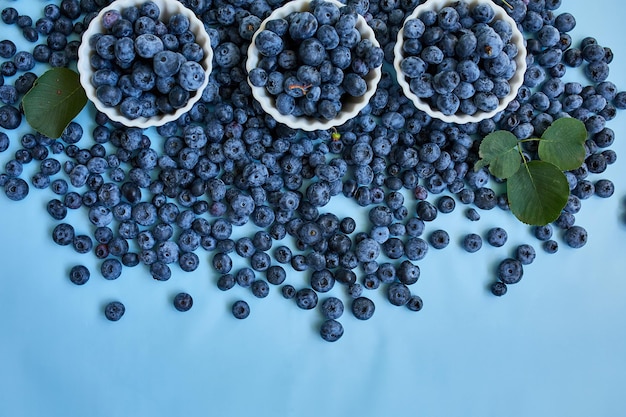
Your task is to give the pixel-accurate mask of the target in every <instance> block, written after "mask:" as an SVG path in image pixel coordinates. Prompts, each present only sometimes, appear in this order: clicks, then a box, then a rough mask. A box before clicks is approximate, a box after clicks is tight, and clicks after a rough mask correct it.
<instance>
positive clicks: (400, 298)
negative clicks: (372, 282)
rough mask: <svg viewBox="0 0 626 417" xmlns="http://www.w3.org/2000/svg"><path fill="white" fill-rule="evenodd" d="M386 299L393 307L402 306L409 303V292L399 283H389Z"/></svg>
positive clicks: (407, 288)
mask: <svg viewBox="0 0 626 417" xmlns="http://www.w3.org/2000/svg"><path fill="white" fill-rule="evenodd" d="M387 298H388V300H389V302H390V303H391V304H393V305H395V306H403V305H406V303H408V302H409V299H410V298H411V291H410V290H409V287H407V286H406V285H404V284H402V283H400V282H394V283H391V284H390V285H389V286H388V288H387Z"/></svg>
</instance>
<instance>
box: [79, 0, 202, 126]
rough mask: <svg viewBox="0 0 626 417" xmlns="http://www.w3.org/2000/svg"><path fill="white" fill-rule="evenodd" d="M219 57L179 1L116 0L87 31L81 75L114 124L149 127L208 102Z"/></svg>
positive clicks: (91, 96) (199, 23)
mask: <svg viewBox="0 0 626 417" xmlns="http://www.w3.org/2000/svg"><path fill="white" fill-rule="evenodd" d="M212 61H213V51H212V49H211V40H210V38H209V35H208V33H207V32H206V30H205V28H204V25H203V23H202V21H200V20H199V19H198V18H197V17H196V15H195V14H194V13H193V12H192V11H191V10H189V9H188V8H186V7H185V6H183V4H182V3H180V2H178V1H169V0H116V1H114V2H112V3H111V4H110V5H109V6H107V7H105V8H103V9H102V10H101V11H100V13H99V14H98V15H97V16H96V17H95V18H94V19H93V20H92V21H91V22H90V24H89V27H88V28H87V30H86V31H85V32H84V34H83V37H82V41H81V45H80V47H79V50H78V72H79V75H80V82H81V85H82V86H83V88H84V89H85V92H86V94H87V97H88V98H89V100H90V101H91V102H93V103H94V105H95V107H96V108H97V109H98V110H99V111H101V112H102V113H104V114H106V115H107V116H108V117H109V119H110V120H112V121H115V122H119V123H122V124H123V125H125V126H129V127H139V128H148V127H151V126H160V125H163V124H165V123H167V122H170V121H174V120H176V119H178V118H179V117H180V116H181V115H183V114H185V113H186V112H188V111H189V110H190V109H191V108H192V107H193V105H194V104H195V103H196V102H197V101H198V100H199V99H200V98H201V97H202V92H203V90H204V88H205V87H206V85H207V84H208V82H209V74H210V73H211V69H212Z"/></svg>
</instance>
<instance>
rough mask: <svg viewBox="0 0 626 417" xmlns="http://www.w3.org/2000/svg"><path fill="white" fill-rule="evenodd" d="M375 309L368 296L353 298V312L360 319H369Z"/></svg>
mask: <svg viewBox="0 0 626 417" xmlns="http://www.w3.org/2000/svg"><path fill="white" fill-rule="evenodd" d="M374 311H375V305H374V302H373V301H372V300H370V299H369V298H367V297H358V298H355V299H354V300H352V314H354V317H356V318H357V319H359V320H369V319H370V318H371V317H372V316H373V315H374Z"/></svg>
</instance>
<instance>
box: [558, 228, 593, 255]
mask: <svg viewBox="0 0 626 417" xmlns="http://www.w3.org/2000/svg"><path fill="white" fill-rule="evenodd" d="M563 240H565V243H567V245H568V246H569V247H571V248H575V249H577V248H581V247H583V246H585V244H586V243H587V240H588V234H587V230H586V229H585V228H584V227H582V226H577V225H573V226H571V227H570V228H568V229H567V230H566V231H565V234H564V235H563Z"/></svg>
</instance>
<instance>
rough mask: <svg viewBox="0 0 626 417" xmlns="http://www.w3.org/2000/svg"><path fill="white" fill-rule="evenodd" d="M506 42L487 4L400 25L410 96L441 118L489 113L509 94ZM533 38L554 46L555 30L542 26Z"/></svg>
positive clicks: (511, 63)
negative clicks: (422, 102)
mask: <svg viewBox="0 0 626 417" xmlns="http://www.w3.org/2000/svg"><path fill="white" fill-rule="evenodd" d="M546 33H548V34H546ZM512 37H513V30H512V28H511V25H510V24H509V22H507V21H505V20H502V19H498V18H496V17H495V12H494V9H493V7H492V6H491V5H490V4H487V3H477V4H475V5H473V6H470V5H469V4H468V3H466V2H456V3H454V5H453V6H446V7H443V8H442V9H441V10H439V11H438V12H436V11H434V10H428V11H424V12H423V13H421V14H420V15H419V16H417V17H416V18H414V19H409V20H407V21H406V22H405V24H404V29H403V43H402V50H403V54H404V58H403V59H402V61H401V62H400V68H401V70H402V73H403V75H404V76H405V77H407V78H408V82H409V86H410V88H411V91H412V92H413V93H414V94H415V95H416V96H417V97H418V98H420V99H422V100H425V101H426V102H427V103H428V104H429V105H430V107H431V108H433V109H435V110H439V111H440V112H442V113H443V114H445V115H453V114H456V113H457V112H458V113H460V114H466V115H474V114H476V112H478V111H480V112H486V113H488V112H492V111H494V110H496V108H497V107H498V105H499V104H500V100H502V99H504V98H505V97H506V96H508V95H509V94H510V93H511V88H510V80H511V78H512V77H513V76H514V75H515V73H516V71H517V65H516V61H515V57H516V56H517V54H518V49H517V46H516V45H515V43H514V42H512ZM548 38H549V39H548ZM537 39H539V40H540V41H541V42H542V45H543V46H548V45H554V44H556V42H558V40H559V31H558V30H557V28H555V27H554V26H549V25H546V26H544V27H542V29H541V30H540V31H539V32H538V33H537ZM548 40H549V42H548Z"/></svg>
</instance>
